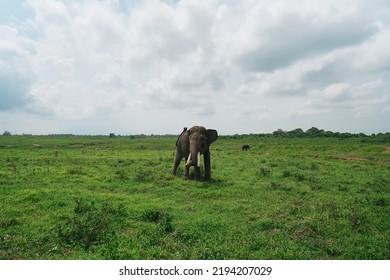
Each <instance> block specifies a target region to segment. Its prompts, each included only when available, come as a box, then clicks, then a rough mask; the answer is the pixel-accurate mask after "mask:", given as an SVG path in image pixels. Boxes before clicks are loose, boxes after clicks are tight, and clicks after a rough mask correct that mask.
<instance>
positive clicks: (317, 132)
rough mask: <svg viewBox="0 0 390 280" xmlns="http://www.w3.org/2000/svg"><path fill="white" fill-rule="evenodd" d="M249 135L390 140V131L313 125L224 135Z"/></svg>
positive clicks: (243, 136)
mask: <svg viewBox="0 0 390 280" xmlns="http://www.w3.org/2000/svg"><path fill="white" fill-rule="evenodd" d="M248 136H252V137H277V138H362V139H365V138H366V139H372V138H375V139H378V140H383V141H390V133H389V132H386V133H377V134H371V135H367V134H364V133H349V132H333V131H325V130H323V129H318V128H316V127H312V128H310V129H308V130H306V131H304V130H303V129H301V128H296V129H294V130H291V131H284V130H282V129H278V130H275V131H274V132H272V133H261V134H240V135H239V134H235V135H231V136H223V137H226V138H233V139H240V138H245V137H248Z"/></svg>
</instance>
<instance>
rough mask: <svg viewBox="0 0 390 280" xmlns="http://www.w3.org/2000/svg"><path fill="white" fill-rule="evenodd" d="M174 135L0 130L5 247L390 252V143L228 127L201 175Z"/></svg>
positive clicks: (126, 255)
mask: <svg viewBox="0 0 390 280" xmlns="http://www.w3.org/2000/svg"><path fill="white" fill-rule="evenodd" d="M175 141H176V138H174V137H171V138H170V137H149V138H142V139H139V138H137V139H130V138H128V137H117V138H108V137H76V136H74V137H53V136H52V137H49V136H12V137H0V155H1V156H0V209H1V210H0V259H390V238H389V236H390V219H389V217H390V149H389V146H390V143H387V142H381V143H375V142H370V141H367V139H365V141H364V142H363V141H361V140H360V139H358V138H350V139H334V138H329V139H324V138H316V139H308V138H306V139H287V138H272V137H270V138H265V137H264V138H260V137H253V136H252V137H250V136H248V137H246V138H244V139H229V138H220V139H219V140H218V141H216V142H215V143H213V145H212V147H211V164H212V180H211V182H194V181H192V180H183V179H182V177H181V175H182V172H183V167H184V162H183V163H182V164H181V166H180V167H179V170H178V175H177V176H175V177H173V176H171V175H170V171H171V168H172V165H173V159H174V153H175V147H174V145H175ZM242 144H249V145H250V146H251V150H250V151H247V152H242V151H241V146H242Z"/></svg>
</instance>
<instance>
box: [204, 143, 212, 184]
mask: <svg viewBox="0 0 390 280" xmlns="http://www.w3.org/2000/svg"><path fill="white" fill-rule="evenodd" d="M203 158H204V180H205V181H210V180H211V166H210V150H207V151H206V152H205V153H204V155H203Z"/></svg>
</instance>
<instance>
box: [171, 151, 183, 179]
mask: <svg viewBox="0 0 390 280" xmlns="http://www.w3.org/2000/svg"><path fill="white" fill-rule="evenodd" d="M181 158H182V157H181V155H180V153H178V152H176V156H175V161H174V163H173V168H172V175H176V171H177V167H178V166H179V164H180V161H181Z"/></svg>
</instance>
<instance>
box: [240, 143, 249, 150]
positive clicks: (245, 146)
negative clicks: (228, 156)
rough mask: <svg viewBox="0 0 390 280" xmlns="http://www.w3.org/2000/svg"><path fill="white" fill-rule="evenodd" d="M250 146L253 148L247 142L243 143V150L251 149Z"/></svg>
mask: <svg viewBox="0 0 390 280" xmlns="http://www.w3.org/2000/svg"><path fill="white" fill-rule="evenodd" d="M250 148H251V147H249V145H246V144H245V145H242V150H243V151H248V150H250Z"/></svg>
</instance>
